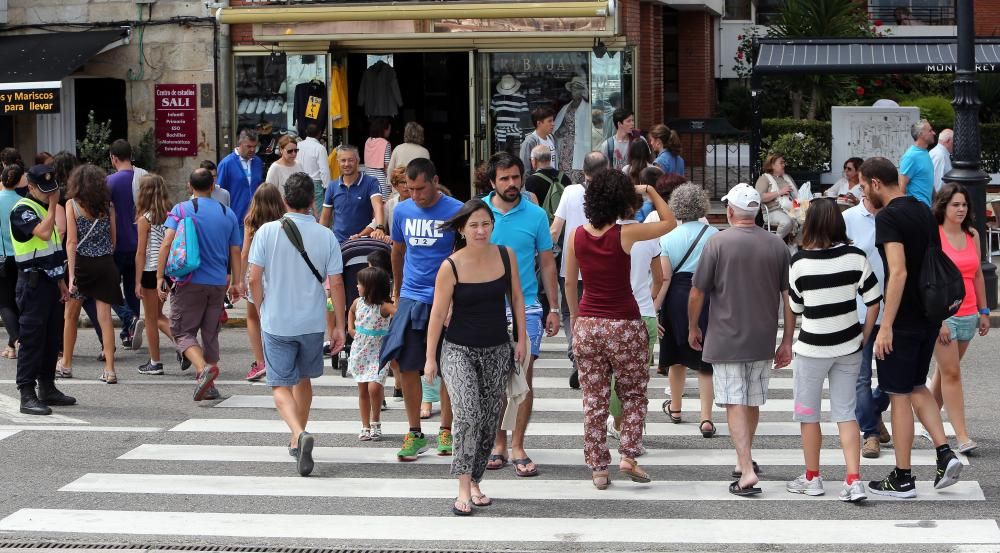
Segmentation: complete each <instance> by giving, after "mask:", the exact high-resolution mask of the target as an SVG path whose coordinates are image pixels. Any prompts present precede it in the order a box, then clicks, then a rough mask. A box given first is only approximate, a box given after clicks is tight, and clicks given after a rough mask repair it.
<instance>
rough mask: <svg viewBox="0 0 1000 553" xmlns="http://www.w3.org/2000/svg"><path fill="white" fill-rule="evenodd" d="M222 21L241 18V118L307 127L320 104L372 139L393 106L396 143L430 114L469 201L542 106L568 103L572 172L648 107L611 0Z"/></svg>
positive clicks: (337, 137)
mask: <svg viewBox="0 0 1000 553" xmlns="http://www.w3.org/2000/svg"><path fill="white" fill-rule="evenodd" d="M512 8H513V10H514V11H511V9H512ZM456 9H458V10H460V12H456V11H455V10H456ZM515 13H516V14H517V17H516V18H515V17H511V15H513V14H515ZM404 17H405V18H407V19H402V18H404ZM219 20H220V21H221V22H222V23H231V24H233V25H232V27H233V29H234V31H233V33H232V36H234V37H235V38H234V45H233V51H234V64H233V69H234V80H233V82H234V90H232V92H231V98H232V102H233V108H232V119H233V121H234V124H235V127H234V129H235V130H239V129H242V128H261V129H263V130H270V131H271V135H270V136H269V137H268V138H270V137H277V136H279V135H280V134H281V133H284V132H289V131H292V132H296V133H298V134H301V133H302V131H303V130H304V128H303V127H304V126H303V125H302V124H301V123H302V121H304V120H306V114H307V113H313V111H314V112H315V113H314V116H318V117H320V118H322V119H323V121H322V126H324V127H325V130H326V131H327V133H326V136H327V138H328V140H329V141H330V144H332V145H336V144H338V143H341V142H344V141H346V142H348V143H351V144H354V145H356V146H362V145H363V144H364V141H365V140H366V139H367V138H368V135H369V122H370V121H371V120H372V119H373V118H376V117H386V118H388V119H389V120H390V121H391V123H392V131H391V135H390V139H389V140H390V142H391V143H392V144H393V145H395V144H399V143H401V142H402V141H403V139H402V135H403V127H404V126H405V124H406V123H407V122H409V121H416V122H418V123H420V124H421V125H423V126H424V128H425V136H426V139H425V146H426V147H427V148H428V150H430V152H431V156H432V158H433V160H434V162H435V164H436V165H437V166H438V169H439V173H440V174H441V182H442V183H443V184H445V185H446V186H448V187H449V188H450V189H451V190H452V191H453V193H454V194H455V195H456V197H459V198H462V199H465V198H468V197H469V196H470V195H471V194H472V184H471V183H472V176H473V173H474V170H475V165H476V163H478V162H480V161H482V160H484V159H487V158H488V157H489V156H490V155H491V154H492V153H494V152H496V151H500V150H507V151H512V152H515V153H516V152H517V151H518V149H519V147H520V143H521V141H522V139H523V137H524V136H525V135H527V134H528V133H530V132H531V131H533V126H532V124H531V118H530V113H531V111H532V110H533V109H535V108H537V107H540V106H543V105H548V106H550V107H552V108H553V109H554V110H555V111H556V113H557V128H556V131H555V134H556V136H557V138H559V139H560V141H561V142H563V143H564V144H565V145H566V146H565V147H566V148H567V151H568V155H565V156H562V157H563V158H564V160H565V163H566V166H565V167H564V168H565V169H567V170H569V169H580V168H582V162H583V155H585V154H586V153H587V152H589V151H591V149H593V148H594V147H596V146H597V145H598V144H599V143H600V142H601V141H603V140H604V139H605V138H606V137H607V136H609V135H610V133H612V132H613V128H612V125H611V112H612V111H613V110H614V109H615V108H617V107H621V106H624V107H631V106H633V105H635V102H634V90H635V87H634V83H633V81H634V77H633V73H634V72H633V69H632V68H633V63H632V59H633V56H634V51H633V49H631V48H626V47H625V40H624V38H623V37H622V36H620V35H619V34H618V33H617V31H616V29H617V26H618V22H617V20H616V18H615V14H614V6H613V4H608V3H606V2H547V3H533V4H518V5H514V4H507V3H496V4H459V3H450V2H446V3H440V2H435V3H433V4H421V3H413V4H407V5H403V6H401V5H399V4H397V5H394V6H393V7H392V10H391V11H388V8H387V7H386V6H376V5H346V6H343V5H342V6H337V7H332V6H315V7H310V8H298V7H292V8H283V9H271V8H228V9H223V10H221V11H220V12H219ZM241 24H242V25H243V26H242V29H249V30H250V31H251V33H250V36H251V37H252V41H249V42H252V43H253V44H244V43H241V42H248V41H246V40H245V39H244V40H242V41H241V39H240V38H239V37H240V36H241V34H240V33H239V32H237V30H239V29H240V28H241ZM242 36H246V35H245V34H244V35H242ZM397 90H398V95H397ZM265 154H266V152H265Z"/></svg>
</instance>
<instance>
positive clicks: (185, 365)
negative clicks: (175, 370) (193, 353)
mask: <svg viewBox="0 0 1000 553" xmlns="http://www.w3.org/2000/svg"><path fill="white" fill-rule="evenodd" d="M177 362H178V363H180V364H181V370H182V371H186V370H188V369H190V368H191V360H190V359H188V358H187V357H184V356H183V355H182V354H181V352H179V351H178V352H177Z"/></svg>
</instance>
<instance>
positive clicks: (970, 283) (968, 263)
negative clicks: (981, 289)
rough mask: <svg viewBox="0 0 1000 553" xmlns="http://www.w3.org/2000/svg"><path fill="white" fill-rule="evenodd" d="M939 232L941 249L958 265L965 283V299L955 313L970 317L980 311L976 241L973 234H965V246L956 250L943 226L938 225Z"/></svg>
mask: <svg viewBox="0 0 1000 553" xmlns="http://www.w3.org/2000/svg"><path fill="white" fill-rule="evenodd" d="M938 234H939V236H941V251H943V252H944V254H945V255H947V256H948V259H951V261H952V263H954V264H955V266H956V267H958V270H959V272H961V273H962V282H963V283H964V284H965V299H964V300H962V305H961V307H959V308H958V311H957V312H956V313H955V316H956V317H968V316H969V315H975V314H976V313H978V312H979V307H977V304H976V271H978V270H979V256H978V255H976V242H975V241H974V240H973V239H972V236H970V235H968V234H966V235H965V248H963V249H961V250H956V249H955V248H953V247H952V246H951V242H949V241H948V237H947V236H946V235H945V233H944V228H943V227H940V226H939V227H938Z"/></svg>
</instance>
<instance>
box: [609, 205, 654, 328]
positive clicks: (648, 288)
mask: <svg viewBox="0 0 1000 553" xmlns="http://www.w3.org/2000/svg"><path fill="white" fill-rule="evenodd" d="M638 223H639V221H635V220H630V221H618V224H620V225H633V224H638ZM629 256H630V257H631V258H632V270H631V273H630V274H629V282H631V284H632V295H633V296H635V303H637V304H639V315H641V316H643V317H655V316H656V306H654V305H653V273H652V269H650V268H649V266H650V264H651V263H652V262H653V260H654V259H656V258H657V257H660V242H659V241H658V240H657V239H655V238H654V239H652V240H643V241H641V242H636V243H634V244H632V251H630V252H629Z"/></svg>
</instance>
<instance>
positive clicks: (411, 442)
mask: <svg viewBox="0 0 1000 553" xmlns="http://www.w3.org/2000/svg"><path fill="white" fill-rule="evenodd" d="M425 451H427V437H426V436H424V437H423V438H418V437H417V435H416V434H414V433H413V432H407V433H406V436H404V437H403V449H400V450H399V451H398V452H396V457H397V458H398V459H399V460H400V461H416V460H417V456H418V455H420V454H421V453H423V452H425Z"/></svg>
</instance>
